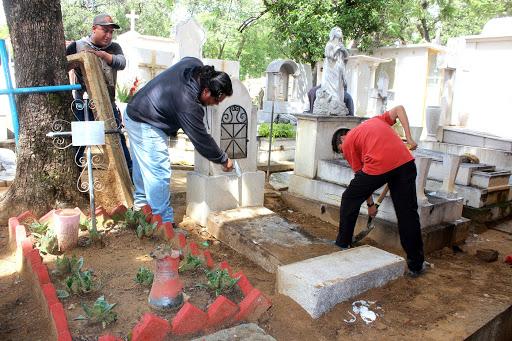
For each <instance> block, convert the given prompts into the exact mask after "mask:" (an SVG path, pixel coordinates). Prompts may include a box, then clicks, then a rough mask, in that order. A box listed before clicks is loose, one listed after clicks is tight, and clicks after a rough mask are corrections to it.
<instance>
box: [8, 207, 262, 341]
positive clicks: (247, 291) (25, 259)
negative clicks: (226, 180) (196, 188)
mask: <svg viewBox="0 0 512 341" xmlns="http://www.w3.org/2000/svg"><path fill="white" fill-rule="evenodd" d="M124 212H126V207H125V206H123V205H119V206H118V207H116V209H114V210H113V211H112V212H111V213H110V214H108V213H107V212H106V210H104V209H103V208H101V207H99V208H98V213H100V214H101V215H103V216H104V217H111V216H115V215H120V214H123V213H124ZM142 212H143V213H144V214H145V215H146V221H153V222H155V221H156V222H158V223H159V227H158V232H159V233H157V235H159V236H160V238H162V239H164V240H167V241H170V242H171V243H173V244H174V245H178V247H179V248H180V249H182V250H188V251H189V252H190V253H192V254H193V255H197V256H202V255H204V259H205V263H206V266H207V267H208V268H210V269H213V268H215V267H218V268H220V269H226V270H227V271H228V273H229V275H230V276H231V277H233V278H239V280H238V282H237V285H238V287H239V288H240V290H241V291H242V294H243V295H244V299H243V300H242V301H241V302H240V303H239V304H235V303H234V302H232V301H230V300H229V299H227V298H226V297H224V296H219V297H218V298H217V299H216V300H215V301H214V302H213V303H212V304H211V305H210V306H209V307H208V309H207V311H206V312H205V311H203V310H201V309H199V308H197V307H195V306H194V305H192V304H190V303H188V302H186V303H185V304H184V305H183V307H182V308H181V309H180V310H179V311H178V313H177V314H176V316H175V317H174V318H173V319H172V321H171V322H170V323H169V322H168V321H167V320H164V319H162V318H160V317H158V316H156V315H153V314H151V313H146V314H145V315H144V316H143V317H142V319H141V320H140V321H139V323H138V324H137V325H136V326H135V327H134V329H133V330H132V341H145V340H148V341H149V340H150V341H158V340H163V338H165V336H166V335H167V334H169V333H172V334H174V335H190V334H196V333H199V332H212V331H215V330H218V329H220V328H222V327H226V326H229V325H231V324H234V323H236V322H239V321H255V320H257V319H258V318H259V317H260V316H261V315H262V314H263V313H264V312H265V311H266V310H268V309H269V308H270V307H271V305H272V302H271V301H270V299H269V298H268V297H267V296H265V295H264V294H263V293H262V292H261V291H259V290H258V289H256V288H254V287H253V286H252V285H251V283H250V282H249V279H248V278H247V276H245V275H244V274H243V273H242V272H240V271H239V272H237V273H235V274H233V270H232V268H231V267H230V266H229V264H228V262H226V261H223V262H221V263H219V264H218V265H217V266H215V262H214V260H213V258H212V256H211V253H210V251H208V250H204V251H201V250H200V249H199V246H198V245H197V243H195V242H190V243H188V242H187V239H186V236H185V235H184V234H183V233H174V230H173V228H172V224H170V223H161V217H159V216H158V215H155V216H153V214H152V209H151V207H150V206H149V205H146V206H144V207H143V208H142ZM52 214H53V212H52V211H50V212H48V213H47V214H46V215H44V216H43V217H42V218H44V219H49V218H50V217H51V215H52ZM31 219H33V220H37V219H36V218H35V216H34V215H33V214H32V212H30V211H26V212H23V213H22V214H21V215H20V216H18V217H12V218H10V219H9V244H10V245H13V246H14V245H16V247H17V253H18V254H20V256H19V257H17V261H19V262H21V263H20V264H18V266H19V268H20V269H21V271H22V272H23V273H24V275H25V276H26V277H27V278H28V279H29V280H30V281H31V282H32V283H33V284H34V285H33V288H34V289H33V290H34V291H35V292H36V297H37V298H38V299H39V300H42V302H41V304H42V309H43V310H44V311H46V312H47V314H48V315H49V317H51V325H52V333H53V335H54V336H55V339H56V340H58V341H68V340H69V341H71V340H72V337H71V333H70V331H69V327H68V324H67V318H66V313H65V311H64V307H63V306H62V304H61V303H60V301H59V300H58V298H57V294H56V291H55V287H54V286H53V284H52V283H51V281H50V277H49V275H48V268H47V267H46V265H44V264H43V263H42V262H41V255H40V254H39V250H37V249H34V248H33V247H32V242H31V240H30V239H28V238H27V229H25V226H23V225H21V224H20V222H21V221H28V222H29V221H30V220H31ZM36 284H38V285H36ZM118 340H121V339H120V338H118V337H116V336H113V335H104V336H101V337H100V338H99V341H118Z"/></svg>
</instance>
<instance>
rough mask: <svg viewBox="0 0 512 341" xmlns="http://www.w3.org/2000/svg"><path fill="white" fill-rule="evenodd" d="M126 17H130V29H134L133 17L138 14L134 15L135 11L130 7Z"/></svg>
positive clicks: (136, 17)
mask: <svg viewBox="0 0 512 341" xmlns="http://www.w3.org/2000/svg"><path fill="white" fill-rule="evenodd" d="M126 17H127V18H129V19H130V31H135V19H138V18H139V16H138V15H136V14H135V11H134V10H133V9H132V10H131V11H130V14H127V15H126Z"/></svg>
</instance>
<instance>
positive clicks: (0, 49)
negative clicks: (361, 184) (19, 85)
mask: <svg viewBox="0 0 512 341" xmlns="http://www.w3.org/2000/svg"><path fill="white" fill-rule="evenodd" d="M0 60H1V63H2V69H3V71H4V76H5V84H6V85H7V91H12V89H13V88H12V80H11V74H10V72H9V56H8V55H7V48H6V47H5V40H4V39H0ZM7 95H8V96H9V106H10V108H11V118H12V127H13V129H14V140H15V142H16V145H18V133H19V129H20V128H19V123H18V111H17V110H16V100H15V99H14V93H8V94H7Z"/></svg>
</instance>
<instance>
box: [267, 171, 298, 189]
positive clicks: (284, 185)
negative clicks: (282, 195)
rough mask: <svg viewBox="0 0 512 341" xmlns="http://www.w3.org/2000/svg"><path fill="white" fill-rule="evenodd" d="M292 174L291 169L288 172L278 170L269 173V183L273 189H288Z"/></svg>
mask: <svg viewBox="0 0 512 341" xmlns="http://www.w3.org/2000/svg"><path fill="white" fill-rule="evenodd" d="M292 174H293V172H292V171H289V172H278V173H272V174H270V179H269V181H268V182H269V183H270V186H272V188H273V189H275V190H276V191H284V190H286V189H288V185H289V184H290V176H291V175H292Z"/></svg>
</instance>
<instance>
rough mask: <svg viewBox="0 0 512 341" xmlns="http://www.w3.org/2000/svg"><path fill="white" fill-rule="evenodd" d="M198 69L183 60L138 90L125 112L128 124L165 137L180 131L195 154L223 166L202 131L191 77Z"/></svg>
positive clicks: (219, 153) (196, 62) (216, 148)
mask: <svg viewBox="0 0 512 341" xmlns="http://www.w3.org/2000/svg"><path fill="white" fill-rule="evenodd" d="M201 66H203V63H202V62H201V61H200V60H199V59H197V58H192V57H186V58H183V59H182V60H181V61H179V62H178V63H177V64H175V65H173V66H171V67H170V68H168V69H167V70H165V71H164V72H162V73H160V74H159V75H158V76H156V77H155V78H154V79H152V80H151V81H150V82H149V83H147V84H146V85H145V86H144V87H143V88H142V89H140V90H139V91H138V92H137V93H136V94H135V96H134V97H133V99H132V100H131V101H130V103H129V104H128V107H127V108H126V112H127V114H128V116H129V117H130V118H131V119H132V120H134V121H137V122H142V123H147V124H150V125H152V126H154V127H156V128H159V129H162V130H163V131H164V132H165V133H166V134H167V135H174V134H176V132H177V131H178V129H180V128H181V129H183V131H184V132H185V134H187V135H188V137H189V138H190V141H192V143H193V144H194V147H195V148H196V150H197V151H198V152H199V154H201V155H202V156H203V157H205V158H207V159H208V160H210V161H212V162H215V163H224V162H226V160H227V159H228V156H227V154H226V153H225V152H224V151H222V150H221V149H220V148H219V146H218V145H217V143H215V140H214V139H213V137H212V136H211V135H210V134H208V132H207V131H206V127H205V125H204V123H203V118H204V115H205V108H204V107H203V106H202V104H201V102H200V101H199V95H200V87H199V83H198V82H197V81H196V80H195V79H194V78H193V77H192V74H193V71H194V69H195V68H197V67H201Z"/></svg>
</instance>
